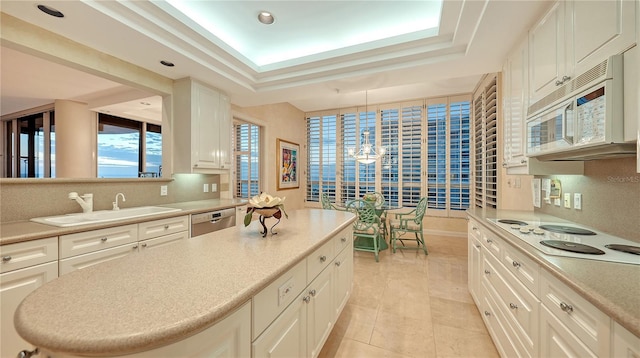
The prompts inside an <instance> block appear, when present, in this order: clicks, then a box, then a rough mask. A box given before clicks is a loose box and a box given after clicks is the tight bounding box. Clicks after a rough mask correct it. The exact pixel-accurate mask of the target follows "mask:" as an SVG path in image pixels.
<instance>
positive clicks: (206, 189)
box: [202, 184, 209, 193]
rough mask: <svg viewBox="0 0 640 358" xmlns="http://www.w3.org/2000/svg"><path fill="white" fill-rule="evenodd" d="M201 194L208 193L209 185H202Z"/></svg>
mask: <svg viewBox="0 0 640 358" xmlns="http://www.w3.org/2000/svg"><path fill="white" fill-rule="evenodd" d="M202 192H203V193H208V192H209V184H203V186H202Z"/></svg>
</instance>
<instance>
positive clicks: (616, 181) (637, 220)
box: [536, 157, 640, 242]
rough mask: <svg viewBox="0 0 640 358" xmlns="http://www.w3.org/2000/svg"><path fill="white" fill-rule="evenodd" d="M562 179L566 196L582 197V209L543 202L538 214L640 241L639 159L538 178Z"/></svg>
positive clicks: (594, 164)
mask: <svg viewBox="0 0 640 358" xmlns="http://www.w3.org/2000/svg"><path fill="white" fill-rule="evenodd" d="M536 178H555V179H560V181H561V184H562V192H563V193H571V206H572V207H573V193H581V194H582V210H576V209H566V208H565V207H564V206H555V205H553V204H545V203H542V207H541V208H540V209H536V212H543V213H546V214H551V215H554V216H557V217H560V218H563V219H566V220H570V221H573V222H576V223H580V224H583V225H587V226H590V227H593V228H595V229H598V230H601V231H604V232H607V233H610V234H612V235H616V236H620V237H623V238H626V239H629V240H633V241H636V242H640V174H638V173H636V159H635V158H633V157H632V158H624V159H608V160H595V161H589V162H585V166H584V175H554V176H536Z"/></svg>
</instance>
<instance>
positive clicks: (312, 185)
mask: <svg viewBox="0 0 640 358" xmlns="http://www.w3.org/2000/svg"><path fill="white" fill-rule="evenodd" d="M336 119H337V115H336V114H320V115H315V116H308V117H307V160H308V164H307V165H308V167H307V199H306V200H307V201H310V202H319V201H320V194H321V193H327V194H328V195H329V198H330V199H331V201H335V197H336V168H337V166H336V156H337V155H336V154H337V148H338V146H337V142H336V138H337V131H336V129H337V127H336V126H337V123H336Z"/></svg>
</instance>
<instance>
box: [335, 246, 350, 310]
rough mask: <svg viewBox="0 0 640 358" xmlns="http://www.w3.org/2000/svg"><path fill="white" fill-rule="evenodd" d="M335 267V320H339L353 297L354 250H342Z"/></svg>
mask: <svg viewBox="0 0 640 358" xmlns="http://www.w3.org/2000/svg"><path fill="white" fill-rule="evenodd" d="M333 266H334V269H333V272H334V277H333V284H334V287H335V290H334V292H335V293H334V297H335V305H334V313H333V316H334V317H335V319H338V316H340V313H342V310H343V309H344V306H345V305H346V304H347V301H348V300H349V297H350V296H351V289H352V287H353V285H352V283H353V250H352V249H349V248H347V249H345V250H342V252H341V253H340V255H338V257H336V259H335V261H334V262H333Z"/></svg>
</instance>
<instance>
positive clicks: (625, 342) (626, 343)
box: [611, 322, 640, 358]
mask: <svg viewBox="0 0 640 358" xmlns="http://www.w3.org/2000/svg"><path fill="white" fill-rule="evenodd" d="M611 357H614V358H631V357H640V337H636V336H634V335H633V334H632V333H631V332H629V331H627V330H626V329H625V328H624V327H622V326H621V325H619V324H618V323H617V322H613V340H612V342H611Z"/></svg>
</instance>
